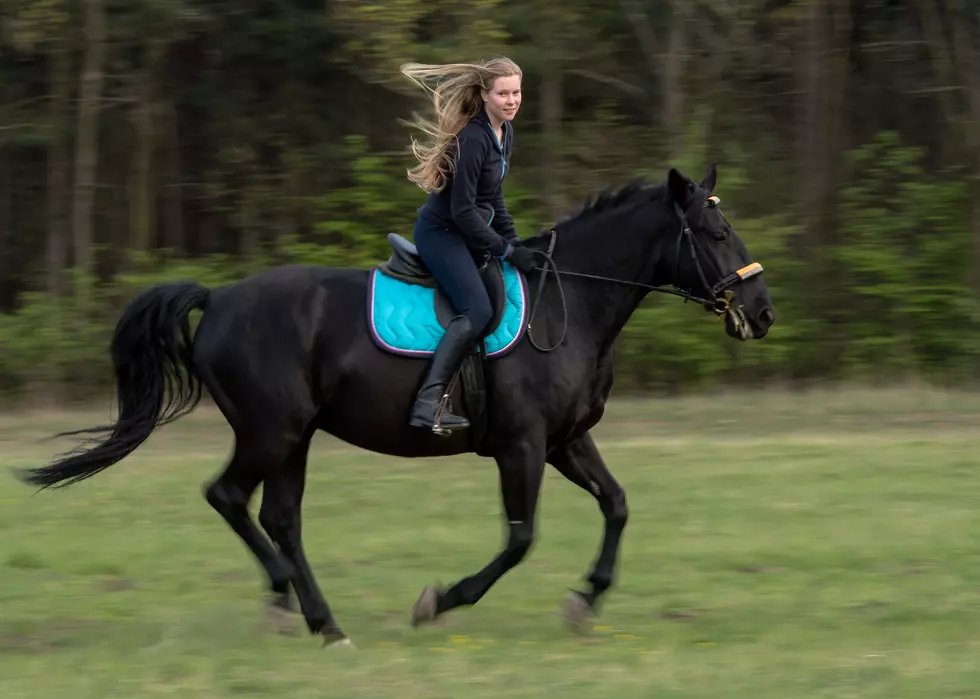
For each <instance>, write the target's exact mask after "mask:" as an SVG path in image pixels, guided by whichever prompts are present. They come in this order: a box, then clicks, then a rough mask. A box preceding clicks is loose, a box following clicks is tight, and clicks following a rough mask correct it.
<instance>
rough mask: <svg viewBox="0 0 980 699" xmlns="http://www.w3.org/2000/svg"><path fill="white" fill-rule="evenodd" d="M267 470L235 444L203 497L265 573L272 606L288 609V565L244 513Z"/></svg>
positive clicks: (290, 573)
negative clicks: (232, 452) (229, 459)
mask: <svg viewBox="0 0 980 699" xmlns="http://www.w3.org/2000/svg"><path fill="white" fill-rule="evenodd" d="M267 466H268V464H266V463H263V462H261V461H258V460H256V459H255V458H254V454H253V453H251V451H250V450H249V449H248V448H247V447H246V446H245V445H243V444H242V443H241V442H240V441H237V440H236V445H235V453H234V455H232V457H231V461H230V462H229V463H228V466H227V467H226V468H225V470H224V471H223V472H222V473H221V475H219V476H218V477H217V478H216V479H215V480H214V481H213V482H212V483H211V484H210V485H208V486H207V488H206V489H205V491H204V496H205V498H206V499H207V501H208V503H209V504H210V505H211V507H213V508H214V509H215V510H217V512H218V513H219V514H220V515H221V516H222V517H224V519H225V521H226V522H228V524H229V526H231V528H232V530H234V532H235V533H236V534H238V536H240V537H241V539H242V541H244V542H245V545H246V546H248V548H249V550H250V551H251V552H252V553H253V554H254V555H255V557H256V558H257V559H258V561H259V563H260V564H261V565H262V567H263V568H264V569H265V572H266V575H267V576H268V580H269V588H270V590H271V591H272V595H273V600H272V604H273V605H275V606H277V607H282V608H284V609H288V608H289V584H290V582H291V581H292V578H293V569H292V565H290V563H289V562H288V561H287V560H286V559H284V558H283V557H282V556H281V555H280V554H279V552H278V551H276V549H275V548H274V547H273V546H272V543H271V542H270V541H269V540H268V539H267V538H266V537H265V535H264V534H262V532H261V531H259V528H258V527H257V526H256V525H255V521H254V520H253V519H252V517H251V515H249V513H248V502H249V500H250V499H251V497H252V494H253V493H254V492H255V489H256V488H257V487H258V485H259V483H260V482H261V481H262V479H263V478H264V477H265V474H266V470H265V469H266V467H267Z"/></svg>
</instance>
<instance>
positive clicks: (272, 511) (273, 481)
mask: <svg viewBox="0 0 980 699" xmlns="http://www.w3.org/2000/svg"><path fill="white" fill-rule="evenodd" d="M309 448H310V436H306V437H305V438H304V440H303V441H302V442H301V443H300V444H297V445H296V446H294V447H293V448H292V449H290V450H289V452H288V455H287V456H286V458H285V459H284V460H283V461H282V463H281V465H279V466H278V467H277V468H275V469H274V470H273V471H272V472H271V473H270V474H269V476H268V477H267V478H266V479H265V485H264V486H263V493H262V507H261V508H260V509H259V523H260V524H261V525H262V528H263V529H265V530H266V532H268V534H269V536H270V537H271V538H272V540H273V541H274V542H275V543H276V545H277V546H278V547H279V549H280V551H282V555H283V557H284V558H285V559H286V560H288V561H289V562H290V563H291V565H292V569H293V571H294V574H293V588H294V589H295V590H296V598H297V600H298V601H299V604H300V608H301V609H302V610H303V616H304V617H305V618H306V625H307V626H308V627H309V629H310V632H312V633H318V634H322V635H323V637H324V644H325V645H326V644H328V643H334V642H337V641H343V642H348V643H349V641H348V640H347V636H346V635H345V634H344V632H343V631H341V629H340V627H339V626H338V625H337V622H336V621H335V620H334V618H333V614H332V612H331V611H330V607H329V606H328V605H327V601H326V600H325V599H324V597H323V593H322V592H321V591H320V588H319V586H318V585H317V582H316V578H314V576H313V571H312V570H310V564H309V562H308V561H307V560H306V553H305V552H304V550H303V537H302V519H301V505H302V501H303V490H304V488H305V485H306V457H307V453H308V451H309Z"/></svg>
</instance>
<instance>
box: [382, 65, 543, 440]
mask: <svg viewBox="0 0 980 699" xmlns="http://www.w3.org/2000/svg"><path fill="white" fill-rule="evenodd" d="M401 72H402V74H404V75H405V76H407V77H408V78H410V79H412V80H414V81H415V82H416V83H417V84H419V85H420V86H422V87H423V88H425V89H426V90H428V91H429V92H430V94H431V96H432V102H433V106H434V108H435V112H436V121H435V123H431V122H427V121H419V122H418V126H419V127H420V128H421V129H422V130H423V131H424V132H425V133H427V134H428V135H429V137H430V138H431V142H430V143H429V144H428V145H422V144H419V143H418V142H417V141H415V140H414V139H413V140H412V150H413V152H414V154H415V156H416V158H417V159H418V164H417V165H416V166H415V167H414V168H412V169H411V170H409V171H408V178H409V179H410V180H411V181H412V182H415V183H416V184H418V185H419V186H420V187H421V188H422V189H423V190H425V191H426V192H428V193H429V196H428V198H427V199H426V201H425V203H424V204H423V205H422V207H421V208H420V209H419V210H418V218H417V220H416V222H415V228H414V231H413V233H414V238H415V245H416V247H417V248H418V251H419V255H420V256H421V258H422V261H423V262H424V263H425V264H426V266H427V267H428V268H429V270H431V272H432V273H433V275H434V276H435V277H436V279H437V280H438V282H439V284H441V285H442V287H443V289H445V291H446V293H447V294H448V296H449V299H450V301H451V302H452V304H453V307H454V309H455V311H456V313H457V314H458V315H456V316H455V317H454V318H453V319H452V320H451V321H450V323H449V325H448V326H447V327H446V332H445V335H444V336H443V338H442V341H441V342H440V343H439V346H438V347H437V348H436V351H435V355H434V356H433V358H432V363H431V365H430V367H429V371H428V375H427V376H426V378H425V380H424V381H423V382H422V386H421V389H420V391H419V393H418V395H417V396H416V400H415V404H414V406H413V407H412V412H411V417H410V419H409V423H410V424H411V425H412V426H415V427H426V428H429V429H433V430H434V427H435V425H436V424H437V418H438V426H439V427H440V428H442V429H443V430H450V431H451V430H453V429H460V428H465V427H468V426H469V423H468V421H467V420H466V419H465V418H463V417H461V416H458V415H453V414H452V413H450V412H448V411H447V410H445V409H443V406H444V403H443V399H444V394H445V393H446V388H447V385H448V383H449V381H450V379H451V378H452V376H453V374H454V373H455V372H456V369H457V368H458V367H459V365H460V363H461V362H462V360H463V357H464V356H465V354H466V353H467V351H468V350H469V349H470V348H471V347H472V345H473V343H474V342H475V341H476V340H477V339H478V338H479V337H480V335H481V333H482V332H483V330H484V329H485V328H486V326H487V324H488V323H489V322H490V318H491V313H492V309H491V307H490V299H489V297H488V296H487V291H486V288H485V287H484V285H483V281H482V280H481V279H480V274H479V271H478V269H479V266H480V265H481V264H483V261H484V260H485V259H486V258H487V256H489V255H493V256H496V257H498V258H500V259H502V260H507V261H508V262H510V263H511V264H513V265H514V266H515V267H517V268H518V269H520V270H522V271H524V272H529V271H531V270H532V269H534V265H533V262H532V260H533V254H532V252H531V251H530V250H529V249H527V248H524V247H521V244H520V241H519V240H518V238H517V232H516V231H515V229H514V220H513V218H511V215H510V214H509V213H508V211H507V207H506V205H505V204H504V195H503V188H502V185H503V179H504V176H505V175H506V173H507V170H508V163H509V162H510V155H511V151H512V149H513V145H514V129H513V125H512V124H511V121H512V120H513V119H514V117H515V116H516V115H517V110H518V109H519V107H520V105H521V77H522V74H521V69H520V68H519V67H518V66H517V64H515V63H514V62H513V61H511V60H510V59H507V58H494V59H492V60H489V61H486V62H482V63H473V64H470V63H453V64H448V65H420V64H417V63H409V64H405V65H403V66H402V67H401ZM426 81H430V82H433V83H435V86H434V87H429V86H428V85H427V84H426ZM440 411H441V412H440Z"/></svg>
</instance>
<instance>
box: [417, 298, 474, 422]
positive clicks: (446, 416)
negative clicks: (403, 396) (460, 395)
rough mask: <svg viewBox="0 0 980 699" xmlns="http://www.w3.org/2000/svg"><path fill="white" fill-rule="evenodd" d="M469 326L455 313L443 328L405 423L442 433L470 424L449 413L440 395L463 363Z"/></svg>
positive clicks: (470, 334) (469, 337) (470, 336)
mask: <svg viewBox="0 0 980 699" xmlns="http://www.w3.org/2000/svg"><path fill="white" fill-rule="evenodd" d="M473 342H474V338H473V332H472V325H471V324H470V320H469V318H467V317H466V316H456V317H455V318H453V319H452V320H451V321H449V325H448V326H447V327H446V334H445V335H444V336H443V338H442V341H441V342H440V343H439V346H438V347H436V351H435V354H434V355H433V357H432V364H431V365H430V366H429V373H428V375H427V376H426V377H425V381H423V382H422V388H421V390H420V391H419V393H418V396H416V398H415V405H413V406H412V416H411V419H410V420H409V424H410V425H411V426H412V427H428V428H429V429H431V430H432V431H433V432H435V433H436V434H446V433H448V432H449V431H452V430H458V429H463V428H466V427H469V426H470V423H469V421H468V420H467V419H466V418H464V417H460V416H459V415H453V414H452V413H451V412H449V410H448V409H447V408H446V402H448V396H446V402H444V401H443V397H444V396H445V394H446V388H447V386H448V385H449V382H450V380H451V379H452V377H453V374H455V373H456V370H457V369H458V368H459V366H460V364H462V362H463V358H464V357H465V356H466V353H467V352H468V351H469V350H470V348H471V346H472V345H473Z"/></svg>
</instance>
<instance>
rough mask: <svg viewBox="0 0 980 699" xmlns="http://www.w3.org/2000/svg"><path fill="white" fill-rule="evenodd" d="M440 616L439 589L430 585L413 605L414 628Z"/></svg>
mask: <svg viewBox="0 0 980 699" xmlns="http://www.w3.org/2000/svg"><path fill="white" fill-rule="evenodd" d="M437 616H439V589H438V588H437V587H436V586H435V585H429V586H427V587H426V588H425V589H423V590H422V592H421V594H419V598H418V599H417V600H415V605H414V606H413V607H412V628H418V626H419V625H420V624H426V623H429V622H432V621H435V619H436V617H437Z"/></svg>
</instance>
